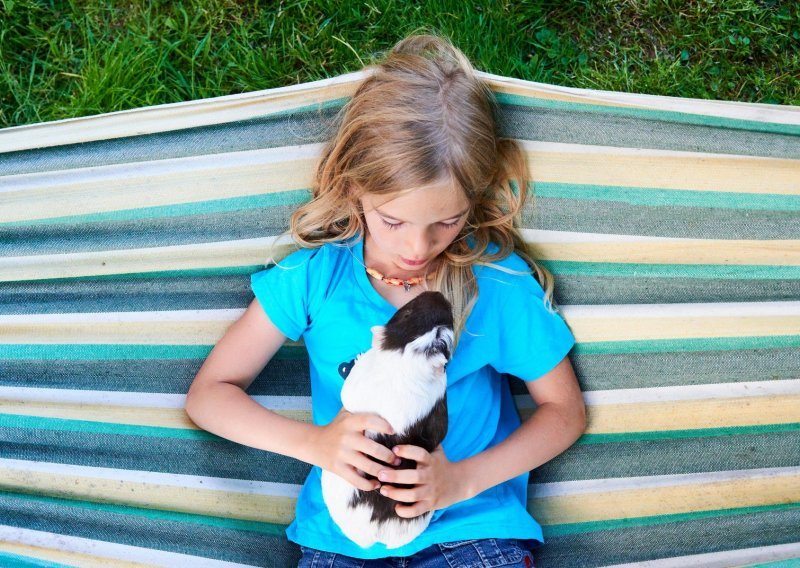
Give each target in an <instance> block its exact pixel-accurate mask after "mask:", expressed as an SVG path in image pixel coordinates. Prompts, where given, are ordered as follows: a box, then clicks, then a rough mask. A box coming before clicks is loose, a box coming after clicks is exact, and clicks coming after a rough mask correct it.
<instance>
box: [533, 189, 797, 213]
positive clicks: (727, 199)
mask: <svg viewBox="0 0 800 568" xmlns="http://www.w3.org/2000/svg"><path fill="white" fill-rule="evenodd" d="M533 193H534V195H535V196H536V197H550V198H560V199H578V200H600V201H624V202H626V203H629V204H631V205H647V206H651V207H659V206H672V207H708V208H715V209H716V208H723V209H743V210H766V211H800V195H779V194H760V193H740V192H727V191H693V190H681V189H668V188H658V189H653V188H645V187H623V186H613V185H589V184H577V183H555V182H536V184H535V189H534V192H533Z"/></svg>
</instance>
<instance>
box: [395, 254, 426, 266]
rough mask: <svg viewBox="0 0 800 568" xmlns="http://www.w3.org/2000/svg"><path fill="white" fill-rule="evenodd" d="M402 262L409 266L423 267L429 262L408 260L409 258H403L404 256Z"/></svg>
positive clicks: (401, 258)
mask: <svg viewBox="0 0 800 568" xmlns="http://www.w3.org/2000/svg"><path fill="white" fill-rule="evenodd" d="M400 260H402V261H403V262H405V263H406V264H407V265H409V266H422V265H423V264H425V263H426V262H427V261H426V260H408V259H407V258H403V257H402V256H401V257H400Z"/></svg>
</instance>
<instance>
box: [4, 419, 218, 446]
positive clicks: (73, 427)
mask: <svg viewBox="0 0 800 568" xmlns="http://www.w3.org/2000/svg"><path fill="white" fill-rule="evenodd" d="M0 428H26V429H29V430H55V431H59V432H91V433H99V434H114V435H118V436H147V437H150V438H171V439H174V438H177V439H184V440H211V441H215V442H219V441H225V440H224V439H223V438H220V437H219V436H216V435H214V434H212V433H211V432H207V431H205V430H191V429H188V428H163V427H160V426H138V425H135V424H113V423H110V422H92V421H91V420H71V419H67V418H47V417H41V416H23V415H20V414H2V413H0Z"/></svg>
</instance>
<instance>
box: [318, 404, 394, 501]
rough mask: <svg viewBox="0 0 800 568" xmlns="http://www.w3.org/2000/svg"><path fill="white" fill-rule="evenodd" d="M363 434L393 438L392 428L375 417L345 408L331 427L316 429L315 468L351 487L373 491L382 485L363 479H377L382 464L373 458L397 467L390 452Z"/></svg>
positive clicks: (382, 467)
mask: <svg viewBox="0 0 800 568" xmlns="http://www.w3.org/2000/svg"><path fill="white" fill-rule="evenodd" d="M365 430H372V431H375V432H379V433H381V434H394V430H392V426H391V425H390V424H389V423H388V422H387V421H386V420H384V419H383V418H381V417H380V416H378V415H377V414H366V413H361V412H357V413H351V412H348V411H347V410H345V409H344V408H343V409H342V410H341V411H340V412H339V414H337V415H336V417H335V418H334V419H333V421H332V422H331V423H330V424H327V425H325V426H319V427H317V430H316V432H315V436H314V437H313V439H312V444H313V446H314V454H315V456H316V457H317V459H316V462H317V463H316V464H315V465H318V466H319V467H321V468H322V469H326V470H328V471H330V472H333V473H335V474H336V475H338V476H339V477H341V478H343V479H344V480H345V481H347V482H348V483H350V485H352V486H353V487H355V488H357V489H361V490H362V491H374V490H375V489H378V488H379V487H380V486H381V484H380V483H379V482H378V481H377V480H375V479H373V480H370V479H366V478H364V476H363V475H364V472H366V473H368V474H370V475H372V476H374V477H377V476H378V471H380V470H381V469H385V468H386V466H385V465H384V464H380V463H377V462H375V461H372V460H371V459H370V458H369V457H368V456H372V457H374V458H377V459H379V460H381V461H382V462H385V463H388V464H395V463H400V458H398V457H397V456H395V455H394V453H393V452H392V450H390V449H389V448H387V447H386V446H383V445H381V444H379V443H378V442H376V441H374V440H372V439H370V438H368V437H367V436H366V435H365V434H364V431H365Z"/></svg>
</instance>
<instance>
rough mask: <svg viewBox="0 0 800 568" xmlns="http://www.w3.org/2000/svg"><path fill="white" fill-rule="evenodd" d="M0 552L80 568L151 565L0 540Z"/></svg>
mask: <svg viewBox="0 0 800 568" xmlns="http://www.w3.org/2000/svg"><path fill="white" fill-rule="evenodd" d="M0 550H2V551H3V552H10V553H12V554H19V555H20V556H26V557H28V558H37V559H39V560H48V561H50V562H57V563H60V564H65V565H67V566H80V567H81V568H147V567H149V568H152V564H141V563H139V562H130V561H127V560H117V559H116V558H106V557H103V556H90V555H89V554H83V553H81V552H71V551H68V550H56V549H53V548H44V547H41V546H29V545H27V544H17V543H15V542H9V541H7V540H0Z"/></svg>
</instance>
